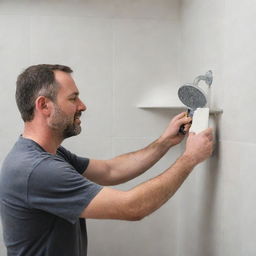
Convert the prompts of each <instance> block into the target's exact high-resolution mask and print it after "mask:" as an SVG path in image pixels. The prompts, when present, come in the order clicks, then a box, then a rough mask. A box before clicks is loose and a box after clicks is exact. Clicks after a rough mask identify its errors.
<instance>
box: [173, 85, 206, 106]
mask: <svg viewBox="0 0 256 256" xmlns="http://www.w3.org/2000/svg"><path fill="white" fill-rule="evenodd" d="M178 96H179V99H180V100H181V102H182V103H183V104H184V105H186V106H187V107H188V108H190V109H192V110H195V109H197V108H203V107H204V106H205V105H206V103H207V97H206V95H205V93H204V91H203V90H202V89H200V88H199V87H198V86H196V85H194V84H184V85H183V86H181V87H180V88H179V90H178Z"/></svg>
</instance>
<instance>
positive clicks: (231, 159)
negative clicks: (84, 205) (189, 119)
mask: <svg viewBox="0 0 256 256" xmlns="http://www.w3.org/2000/svg"><path fill="white" fill-rule="evenodd" d="M255 11H256V4H255V3H254V2H253V1H249V0H244V1H238V0H232V1H231V0H224V1H221V0H215V1H213V0H208V1H203V0H137V1H132V0H121V1H120V0H108V1H106V0H87V1H82V0H81V1H79V0H77V1H75V0H74V1H70V0H69V1H64V0H62V1H57V0H54V1H50V0H49V1H48V0H47V1H28V0H27V1H18V0H17V1H14V0H12V1H7V0H0V67H1V70H2V71H1V73H0V88H1V92H2V93H1V94H0V109H1V112H2V113H3V114H2V117H1V127H0V134H1V136H0V137H1V139H0V140H1V150H0V164H1V162H2V160H3V158H4V156H5V155H6V153H7V151H8V150H9V149H10V148H11V146H12V145H13V143H14V142H15V140H16V139H17V137H18V135H19V134H20V133H21V132H22V122H21V120H20V118H19V114H18V111H17V108H16V106H15V100H14V92H15V80H16V77H17V75H18V74H19V73H20V72H21V71H22V70H23V69H24V68H25V67H27V66H29V65H32V64H37V63H62V64H66V65H70V66H71V67H72V68H73V69H74V71H75V72H74V77H75V79H76V82H77V85H78V87H79V89H80V91H81V98H82V99H83V100H84V101H85V103H86V104H87V107H88V110H87V111H86V112H85V113H84V115H83V117H82V121H83V132H82V134H81V135H79V136H77V137H74V138H71V139H68V140H67V141H66V142H65V143H64V144H65V146H67V147H69V148H70V149H71V150H72V151H73V152H76V153H78V154H80V155H85V156H88V157H91V158H109V157H113V156H115V155H117V154H121V153H125V152H128V151H132V150H135V149H138V148H141V147H143V146H145V145H147V144H148V143H150V142H151V141H152V140H154V139H156V138H157V137H158V136H159V135H160V134H161V132H162V131H163V129H164V128H165V127H166V125H167V124H168V121H169V120H170V118H171V117H172V116H173V115H174V114H175V112H173V111H170V110H142V109H138V108H137V107H136V106H137V105H138V104H140V103H142V102H145V101H150V100H152V101H154V100H155V99H154V95H155V96H157V97H158V96H159V92H160V95H161V94H162V95H163V97H164V98H165V100H166V99H167V100H168V99H169V98H168V97H169V95H170V102H171V100H172V99H173V95H176V91H177V88H178V86H179V85H182V84H183V83H186V82H192V81H193V79H194V78H195V77H196V76H197V75H201V74H204V73H205V72H206V71H207V70H209V69H211V70H212V71H213V76H214V80H213V85H212V92H211V94H212V95H211V106H212V107H216V108H222V109H223V110H224V112H223V114H222V115H220V116H218V117H214V118H213V117H212V118H213V121H212V122H214V123H215V124H216V126H217V129H216V136H217V137H216V149H215V153H214V155H213V157H212V158H211V159H210V160H208V161H206V162H205V163H203V164H201V165H199V166H198V167H197V168H195V170H194V172H193V173H192V174H191V175H190V177H189V178H188V180H187V181H186V182H185V184H184V185H183V186H182V187H181V189H180V190H179V191H178V192H177V194H176V195H175V196H174V198H173V199H172V200H170V201H169V202H168V203H167V204H166V205H164V206H163V207H162V208H161V209H160V210H158V211H157V212H155V213H154V214H152V215H151V216H149V217H147V218H145V219H144V220H142V221H140V222H136V223H131V222H125V221H123V222H122V221H102V220H98V221H92V220H89V221H88V233H89V255H91V256H99V255H106V256H108V255H109V256H117V255H118V256H119V255H122V256H128V255H142V256H143V255H145V256H148V255H161V256H167V255H168V256H169V255H176V256H187V255H190V256H223V255H225V256H228V255H232V256H235V255H239V256H240V255H243V256H244V255H246V256H250V255H255V254H256V249H255V248H256V247H255V245H254V244H255V243H254V237H255V235H256V234H255V230H256V226H255V225H256V217H255V216H256V207H255V206H254V200H253V199H254V198H255V194H256V189H255V186H254V180H255V178H256V177H255V172H254V169H255V166H256V160H255V152H256V145H255V143H256V139H255V136H254V131H253V129H254V124H255V120H254V116H255V115H254V113H253V111H254V107H255V100H256V90H254V87H253V86H254V80H255V79H254V73H255V72H254V70H255V66H256V65H255V64H256V53H255V52H256V49H255V48H256V44H255V34H256V33H255V32H256V25H255V24H256V22H255V19H256V18H255ZM183 148H184V144H182V145H180V146H177V147H176V148H174V149H172V150H171V151H170V152H169V153H168V154H167V155H166V156H165V157H164V158H163V159H162V160H161V161H160V162H159V163H158V164H156V165H155V167H153V168H152V170H150V171H149V172H148V173H146V174H144V175H142V176H141V177H139V178H138V179H136V180H134V181H131V182H129V183H127V184H125V185H121V186H118V188H120V189H129V188H131V187H133V186H134V185H136V184H138V183H140V182H142V181H144V180H146V179H149V178H150V177H152V176H155V175H157V174H158V173H160V172H161V171H162V170H164V169H166V168H167V167H168V166H169V165H170V164H171V163H172V162H173V161H174V160H175V159H176V158H177V157H178V155H179V154H180V152H181V151H182V150H183ZM0 255H5V249H4V247H3V245H2V244H0Z"/></svg>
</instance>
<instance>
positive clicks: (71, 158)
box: [57, 146, 89, 174]
mask: <svg viewBox="0 0 256 256" xmlns="http://www.w3.org/2000/svg"><path fill="white" fill-rule="evenodd" d="M57 153H58V155H59V156H60V157H62V158H63V159H65V160H66V161H67V162H68V163H69V164H71V165H72V166H73V167H74V168H75V169H76V170H77V171H78V172H79V173H81V174H83V173H84V171H85V170H86V168H87V167H88V165H89V159H88V158H85V157H81V156H77V155H76V154H73V153H71V152H70V151H69V150H67V149H66V148H64V147H62V146H60V147H59V148H58V150H57Z"/></svg>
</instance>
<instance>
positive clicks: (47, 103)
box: [35, 96, 52, 116]
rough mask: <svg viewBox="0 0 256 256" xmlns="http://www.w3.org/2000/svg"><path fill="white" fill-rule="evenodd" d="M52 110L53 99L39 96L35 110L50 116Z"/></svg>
mask: <svg viewBox="0 0 256 256" xmlns="http://www.w3.org/2000/svg"><path fill="white" fill-rule="evenodd" d="M51 110H52V101H51V100H50V99H48V98H47V97H45V96H39V97H38V98H37V99H36V101H35V111H37V112H39V113H42V114H43V115H46V116H49V115H50V114H51Z"/></svg>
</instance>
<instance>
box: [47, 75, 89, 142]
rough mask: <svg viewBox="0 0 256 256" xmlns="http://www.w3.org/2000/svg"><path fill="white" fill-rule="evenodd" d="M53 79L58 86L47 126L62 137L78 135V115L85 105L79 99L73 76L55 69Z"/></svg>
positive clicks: (84, 108)
mask: <svg viewBox="0 0 256 256" xmlns="http://www.w3.org/2000/svg"><path fill="white" fill-rule="evenodd" d="M54 73H55V79H56V81H57V82H58V83H59V85H60V88H59V91H58V93H57V99H56V103H53V104H54V105H53V106H54V110H53V113H52V115H51V117H50V120H49V126H50V127H51V128H52V129H54V130H55V131H58V133H59V135H60V136H61V138H62V139H65V138H68V137H71V136H75V135H78V134H79V133H80V132H81V126H80V124H81V121H80V119H79V118H80V116H81V114H82V112H83V111H85V110H86V106H85V105H84V103H83V102H82V101H81V100H80V99H79V97H78V95H79V91H78V89H77V87H76V85H75V82H74V80H73V78H72V77H71V76H70V75H69V74H67V73H65V72H62V71H55V72H54Z"/></svg>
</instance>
